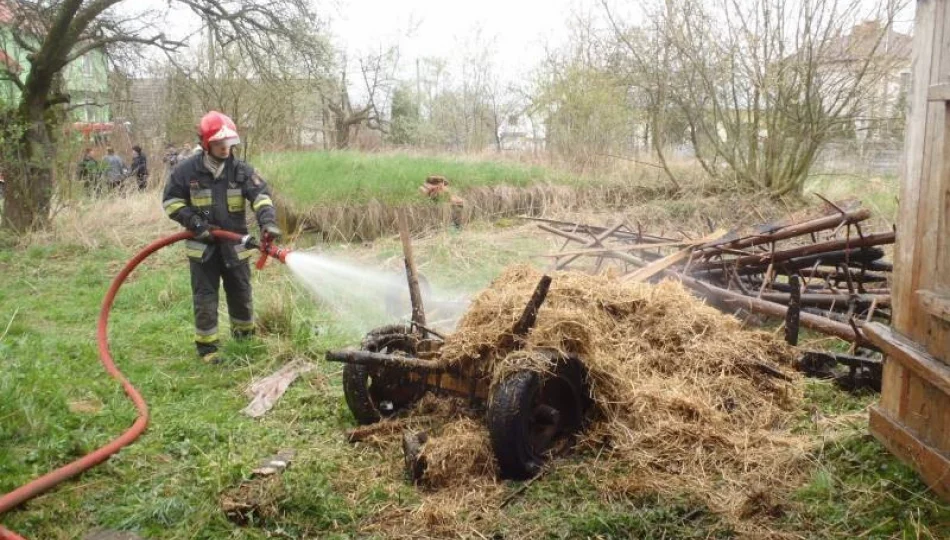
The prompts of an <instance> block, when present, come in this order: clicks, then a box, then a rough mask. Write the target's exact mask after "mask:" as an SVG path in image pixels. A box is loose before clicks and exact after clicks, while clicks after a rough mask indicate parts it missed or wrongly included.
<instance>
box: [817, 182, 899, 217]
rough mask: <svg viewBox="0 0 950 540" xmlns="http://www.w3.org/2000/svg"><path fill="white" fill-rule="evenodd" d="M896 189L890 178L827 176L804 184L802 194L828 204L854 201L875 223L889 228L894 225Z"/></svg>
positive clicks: (895, 184) (897, 185)
mask: <svg viewBox="0 0 950 540" xmlns="http://www.w3.org/2000/svg"><path fill="white" fill-rule="evenodd" d="M899 188H900V180H899V179H898V178H897V177H894V176H874V177H867V176H857V175H850V174H829V175H820V176H814V177H812V178H810V179H809V180H808V182H806V183H805V194H806V195H809V194H811V193H818V194H820V195H822V196H824V197H826V198H828V199H829V200H832V201H834V200H839V199H847V198H852V197H856V198H858V199H860V200H861V202H862V203H863V204H864V206H866V207H867V208H870V209H871V211H872V212H874V215H875V217H877V218H878V220H879V221H883V222H885V223H887V224H891V223H897V195H898V190H899ZM808 198H811V197H808ZM808 198H806V200H808ZM816 202H817V201H816Z"/></svg>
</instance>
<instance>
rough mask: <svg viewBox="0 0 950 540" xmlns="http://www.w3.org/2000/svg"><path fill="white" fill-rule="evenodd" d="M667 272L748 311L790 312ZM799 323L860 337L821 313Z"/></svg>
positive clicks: (782, 315) (842, 335) (781, 314)
mask: <svg viewBox="0 0 950 540" xmlns="http://www.w3.org/2000/svg"><path fill="white" fill-rule="evenodd" d="M666 274H667V275H668V276H671V277H673V278H674V279H678V280H679V281H681V282H682V283H683V285H686V286H687V287H689V288H691V289H693V290H695V291H697V292H699V293H700V294H703V295H708V296H711V297H713V298H715V299H716V300H718V301H720V302H722V303H724V304H727V305H730V306H732V307H740V308H743V309H745V310H747V311H751V312H754V313H761V314H763V315H770V316H772V317H778V318H781V319H784V318H785V313H786V312H788V308H787V307H786V306H783V305H782V304H777V303H775V302H769V301H768V300H760V299H758V298H753V297H751V296H745V295H743V294H741V293H737V292H735V291H729V290H726V289H722V288H720V287H716V286H714V285H710V284H708V283H704V282H702V281H699V280H698V279H695V278H692V277H689V276H684V275H683V274H680V273H678V272H673V271H670V270H667V271H666ZM799 325H800V326H804V327H805V328H811V329H812V330H816V331H818V332H821V333H823V334H828V335H831V336H835V337H838V338H841V339H843V340H845V341H850V342H852V343H853V342H855V341H856V340H857V339H858V335H857V333H856V332H855V331H854V328H852V327H851V326H849V325H847V324H842V323H839V322H835V321H833V320H831V319H829V318H827V317H821V316H819V315H812V314H810V313H801V314H800V315H799Z"/></svg>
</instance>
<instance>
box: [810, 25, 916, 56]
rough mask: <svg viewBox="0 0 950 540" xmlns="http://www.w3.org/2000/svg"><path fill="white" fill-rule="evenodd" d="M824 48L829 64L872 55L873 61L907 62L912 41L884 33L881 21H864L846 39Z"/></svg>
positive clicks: (897, 34)
mask: <svg viewBox="0 0 950 540" xmlns="http://www.w3.org/2000/svg"><path fill="white" fill-rule="evenodd" d="M827 47H828V48H827V49H826V50H827V58H828V60H829V61H832V62H853V61H857V60H863V59H865V58H867V57H868V56H869V55H871V53H872V52H873V53H874V56H876V57H886V58H889V59H891V60H906V61H908V62H909V61H910V59H911V51H912V49H913V38H912V37H911V36H909V35H907V34H902V33H900V32H895V31H894V30H893V29H891V28H887V29H885V28H884V25H883V24H882V23H881V21H865V22H863V23H860V24H857V25H855V26H854V28H852V29H851V32H850V33H849V34H848V35H846V36H841V37H838V38H836V39H833V40H831V41H830V42H829V43H828V45H827ZM875 47H876V48H875Z"/></svg>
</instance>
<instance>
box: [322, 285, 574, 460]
mask: <svg viewBox="0 0 950 540" xmlns="http://www.w3.org/2000/svg"><path fill="white" fill-rule="evenodd" d="M550 284H551V278H550V277H548V276H545V277H544V278H542V280H541V281H540V282H539V283H538V286H537V288H536V289H535V291H534V294H533V295H532V297H531V300H530V301H529V302H528V304H527V306H526V307H525V309H524V311H523V313H522V315H521V317H520V319H519V320H518V322H517V323H516V324H515V325H514V327H513V328H512V329H511V331H510V332H509V333H506V334H504V335H503V336H501V338H500V339H499V340H498V342H497V343H496V344H495V345H494V347H492V348H490V350H484V351H482V352H481V353H480V357H478V358H470V359H466V361H463V362H457V363H453V364H451V365H450V364H448V363H446V362H443V361H442V360H441V357H440V354H439V349H440V347H441V343H442V339H441V337H440V336H438V335H436V334H435V333H433V332H432V331H431V330H428V329H426V328H423V327H420V325H390V326H384V327H381V328H377V329H375V330H373V331H371V332H369V333H367V334H366V336H365V337H364V338H363V341H362V344H361V346H360V348H359V349H358V350H343V351H330V352H328V353H327V360H330V361H334V362H343V363H344V364H345V366H344V368H343V393H344V396H345V398H346V403H347V405H348V406H349V408H350V411H352V413H353V416H354V417H356V420H357V421H358V422H359V423H360V424H373V423H375V422H378V421H380V420H382V419H385V418H391V417H395V416H398V415H400V414H401V413H405V412H407V411H409V410H410V409H412V407H413V406H414V405H415V404H416V402H418V401H419V400H420V399H421V398H422V396H423V395H425V394H426V393H427V392H432V393H434V394H436V395H446V396H454V397H459V398H463V399H465V400H467V402H468V404H469V406H470V407H471V408H472V410H473V411H475V412H476V413H478V414H484V417H485V421H486V424H487V427H488V431H489V434H490V438H491V443H492V449H493V450H494V453H495V456H496V458H497V460H498V465H499V469H500V471H501V474H502V476H504V477H506V478H517V479H523V478H529V477H531V476H534V475H535V474H537V473H538V472H539V471H540V469H541V466H542V465H543V463H544V461H545V460H546V459H547V457H548V456H549V455H550V454H551V453H552V452H556V451H558V450H561V449H564V448H566V447H567V446H569V444H570V442H571V440H572V437H573V435H575V434H576V433H577V432H578V431H579V430H580V429H582V428H583V426H584V421H585V418H586V416H587V413H588V411H589V409H590V404H591V399H590V395H589V390H588V384H587V374H586V369H585V367H584V363H583V362H582V360H581V359H580V358H577V357H573V356H565V355H563V354H561V353H559V352H557V351H555V350H554V349H540V350H539V349H534V350H533V353H532V354H537V355H540V356H541V358H540V359H541V360H542V361H544V362H546V363H547V367H548V369H547V370H545V371H543V372H539V371H537V370H536V369H525V370H520V371H519V370H516V371H513V372H511V373H510V374H508V375H507V376H505V377H504V379H503V380H501V381H499V382H497V383H496V384H494V385H492V384H491V381H492V373H491V372H489V371H488V368H487V367H486V366H487V365H489V362H487V361H486V360H487V359H488V358H489V356H492V357H495V358H504V357H505V356H506V355H509V354H523V353H522V352H520V351H522V348H523V345H524V338H525V336H526V335H527V334H528V331H529V330H530V329H531V327H532V326H533V325H534V323H535V321H536V319H537V313H538V308H539V307H540V306H541V304H542V303H543V302H544V299H545V297H546V296H547V292H548V289H549V287H550ZM409 446H412V445H411V444H410V445H409ZM412 451H413V449H412V448H407V456H408V455H409V454H410V453H412ZM412 461H413V460H408V461H407V465H408V468H409V470H410V473H411V474H412V475H413V476H415V477H418V476H419V475H421V471H420V470H418V466H417V465H418V464H417V463H414V462H413V463H410V462H412Z"/></svg>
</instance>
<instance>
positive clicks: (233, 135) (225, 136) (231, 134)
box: [198, 111, 241, 151]
mask: <svg viewBox="0 0 950 540" xmlns="http://www.w3.org/2000/svg"><path fill="white" fill-rule="evenodd" d="M198 136H199V137H201V147H202V148H204V149H205V151H207V150H208V145H209V144H210V143H211V142H212V141H227V143H228V146H234V145H236V144H241V137H240V136H238V132H237V126H236V125H234V120H231V118H230V117H229V116H228V115H226V114H222V113H219V112H218V111H211V112H209V113H208V114H206V115H204V116H203V117H202V118H201V122H200V123H199V124H198Z"/></svg>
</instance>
